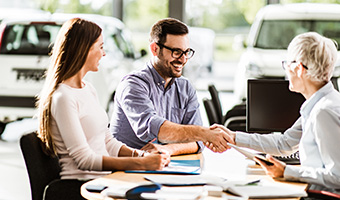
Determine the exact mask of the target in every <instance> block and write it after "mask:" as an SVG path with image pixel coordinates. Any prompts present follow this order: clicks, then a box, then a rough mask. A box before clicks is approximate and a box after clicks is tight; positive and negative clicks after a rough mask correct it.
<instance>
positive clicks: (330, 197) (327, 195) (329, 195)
mask: <svg viewBox="0 0 340 200" xmlns="http://www.w3.org/2000/svg"><path fill="white" fill-rule="evenodd" d="M307 194H308V197H311V198H315V199H320V200H321V199H325V200H326V199H327V200H339V199H340V194H337V193H333V192H329V191H325V190H307Z"/></svg>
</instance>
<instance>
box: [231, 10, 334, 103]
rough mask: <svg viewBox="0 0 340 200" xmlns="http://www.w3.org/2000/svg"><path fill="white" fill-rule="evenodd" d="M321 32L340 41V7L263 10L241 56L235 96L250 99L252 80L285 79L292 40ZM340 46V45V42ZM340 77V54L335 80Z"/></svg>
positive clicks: (252, 27)
mask: <svg viewBox="0 0 340 200" xmlns="http://www.w3.org/2000/svg"><path fill="white" fill-rule="evenodd" d="M310 31H314V32H318V33H320V34H321V35H324V36H326V37H329V38H332V39H334V40H335V41H337V42H338V43H339V42H340V5H339V4H316V3H298V4H286V5H282V4H276V5H268V6H265V7H263V8H262V9H261V10H260V11H259V12H258V13H257V15H256V18H255V21H254V23H253V24H252V26H251V29H250V32H249V35H248V39H247V49H246V51H245V53H244V54H243V55H242V56H241V58H240V61H239V64H238V68H237V71H236V75H235V80H234V83H235V85H234V93H235V94H236V95H237V96H238V97H239V98H240V99H244V98H245V97H246V90H247V88H246V83H247V80H248V79H250V78H256V79H258V78H269V79H284V78H285V72H284V70H283V69H282V67H281V61H282V60H285V59H286V54H287V47H288V45H289V43H290V41H291V40H292V39H293V38H294V37H295V36H296V35H298V34H300V33H303V32H310ZM339 44H340V43H339ZM339 75H340V52H339V55H338V61H337V65H336V69H335V72H334V77H338V76H339Z"/></svg>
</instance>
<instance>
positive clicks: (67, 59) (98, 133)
mask: <svg viewBox="0 0 340 200" xmlns="http://www.w3.org/2000/svg"><path fill="white" fill-rule="evenodd" d="M101 31H102V30H101V28H100V27H99V26H98V25H96V24H95V23H92V22H90V21H86V20H83V19H80V18H74V19H71V20H69V21H67V22H66V23H65V24H64V25H63V26H62V27H61V30H60V31H59V34H58V36H57V39H56V42H55V45H54V48H53V52H52V57H51V63H50V66H49V69H48V71H47V77H46V82H45V85H44V88H43V90H42V92H41V94H40V95H39V97H38V109H39V130H38V135H39V137H40V138H41V140H42V141H43V142H44V143H45V144H46V150H47V152H48V153H50V154H56V155H57V156H58V157H59V162H60V166H61V169H62V170H61V174H60V175H61V178H62V179H93V178H97V177H100V176H103V175H105V174H109V173H111V171H114V170H130V169H139V170H159V169H162V168H163V167H164V166H165V165H166V164H167V163H168V162H169V160H170V159H169V155H167V154H156V153H151V154H148V155H144V156H143V152H142V151H140V150H135V149H132V148H129V147H127V146H126V145H124V144H123V143H121V142H119V141H117V140H116V139H114V138H113V136H112V135H111V134H110V132H109V129H108V117H107V115H106V112H105V111H104V109H103V108H101V106H100V104H99V101H98V99H97V94H96V91H95V89H94V88H93V86H92V85H91V84H90V83H89V82H86V81H85V80H83V78H84V76H85V75H86V73H87V72H89V71H92V72H96V71H98V66H99V61H100V59H101V58H102V56H105V52H104V49H103V36H102V34H101ZM131 157H133V158H131Z"/></svg>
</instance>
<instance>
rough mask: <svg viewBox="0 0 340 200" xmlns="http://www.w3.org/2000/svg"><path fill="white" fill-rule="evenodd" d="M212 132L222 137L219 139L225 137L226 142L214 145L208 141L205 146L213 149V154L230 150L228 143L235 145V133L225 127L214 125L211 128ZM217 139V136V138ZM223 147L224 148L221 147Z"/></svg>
mask: <svg viewBox="0 0 340 200" xmlns="http://www.w3.org/2000/svg"><path fill="white" fill-rule="evenodd" d="M210 130H211V131H213V132H214V133H215V134H217V135H220V136H219V137H223V138H224V141H222V142H221V141H220V143H216V142H215V143H214V142H213V141H209V140H208V141H206V142H205V143H204V145H205V146H206V147H207V148H209V149H211V150H212V151H213V152H219V153H221V152H223V151H226V150H227V149H230V147H229V146H228V145H227V142H229V143H232V144H235V135H236V133H235V132H232V131H230V130H229V129H227V128H226V127H224V126H223V125H219V124H213V125H212V126H210ZM215 137H216V136H215ZM221 145H222V146H221Z"/></svg>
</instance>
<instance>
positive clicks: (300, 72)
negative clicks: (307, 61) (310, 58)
mask: <svg viewBox="0 0 340 200" xmlns="http://www.w3.org/2000/svg"><path fill="white" fill-rule="evenodd" d="M295 69H296V70H297V72H296V74H297V76H298V77H302V75H303V74H304V73H305V72H306V69H305V68H304V67H303V66H302V63H301V62H300V63H299V64H298V65H297V66H296V68H295Z"/></svg>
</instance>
